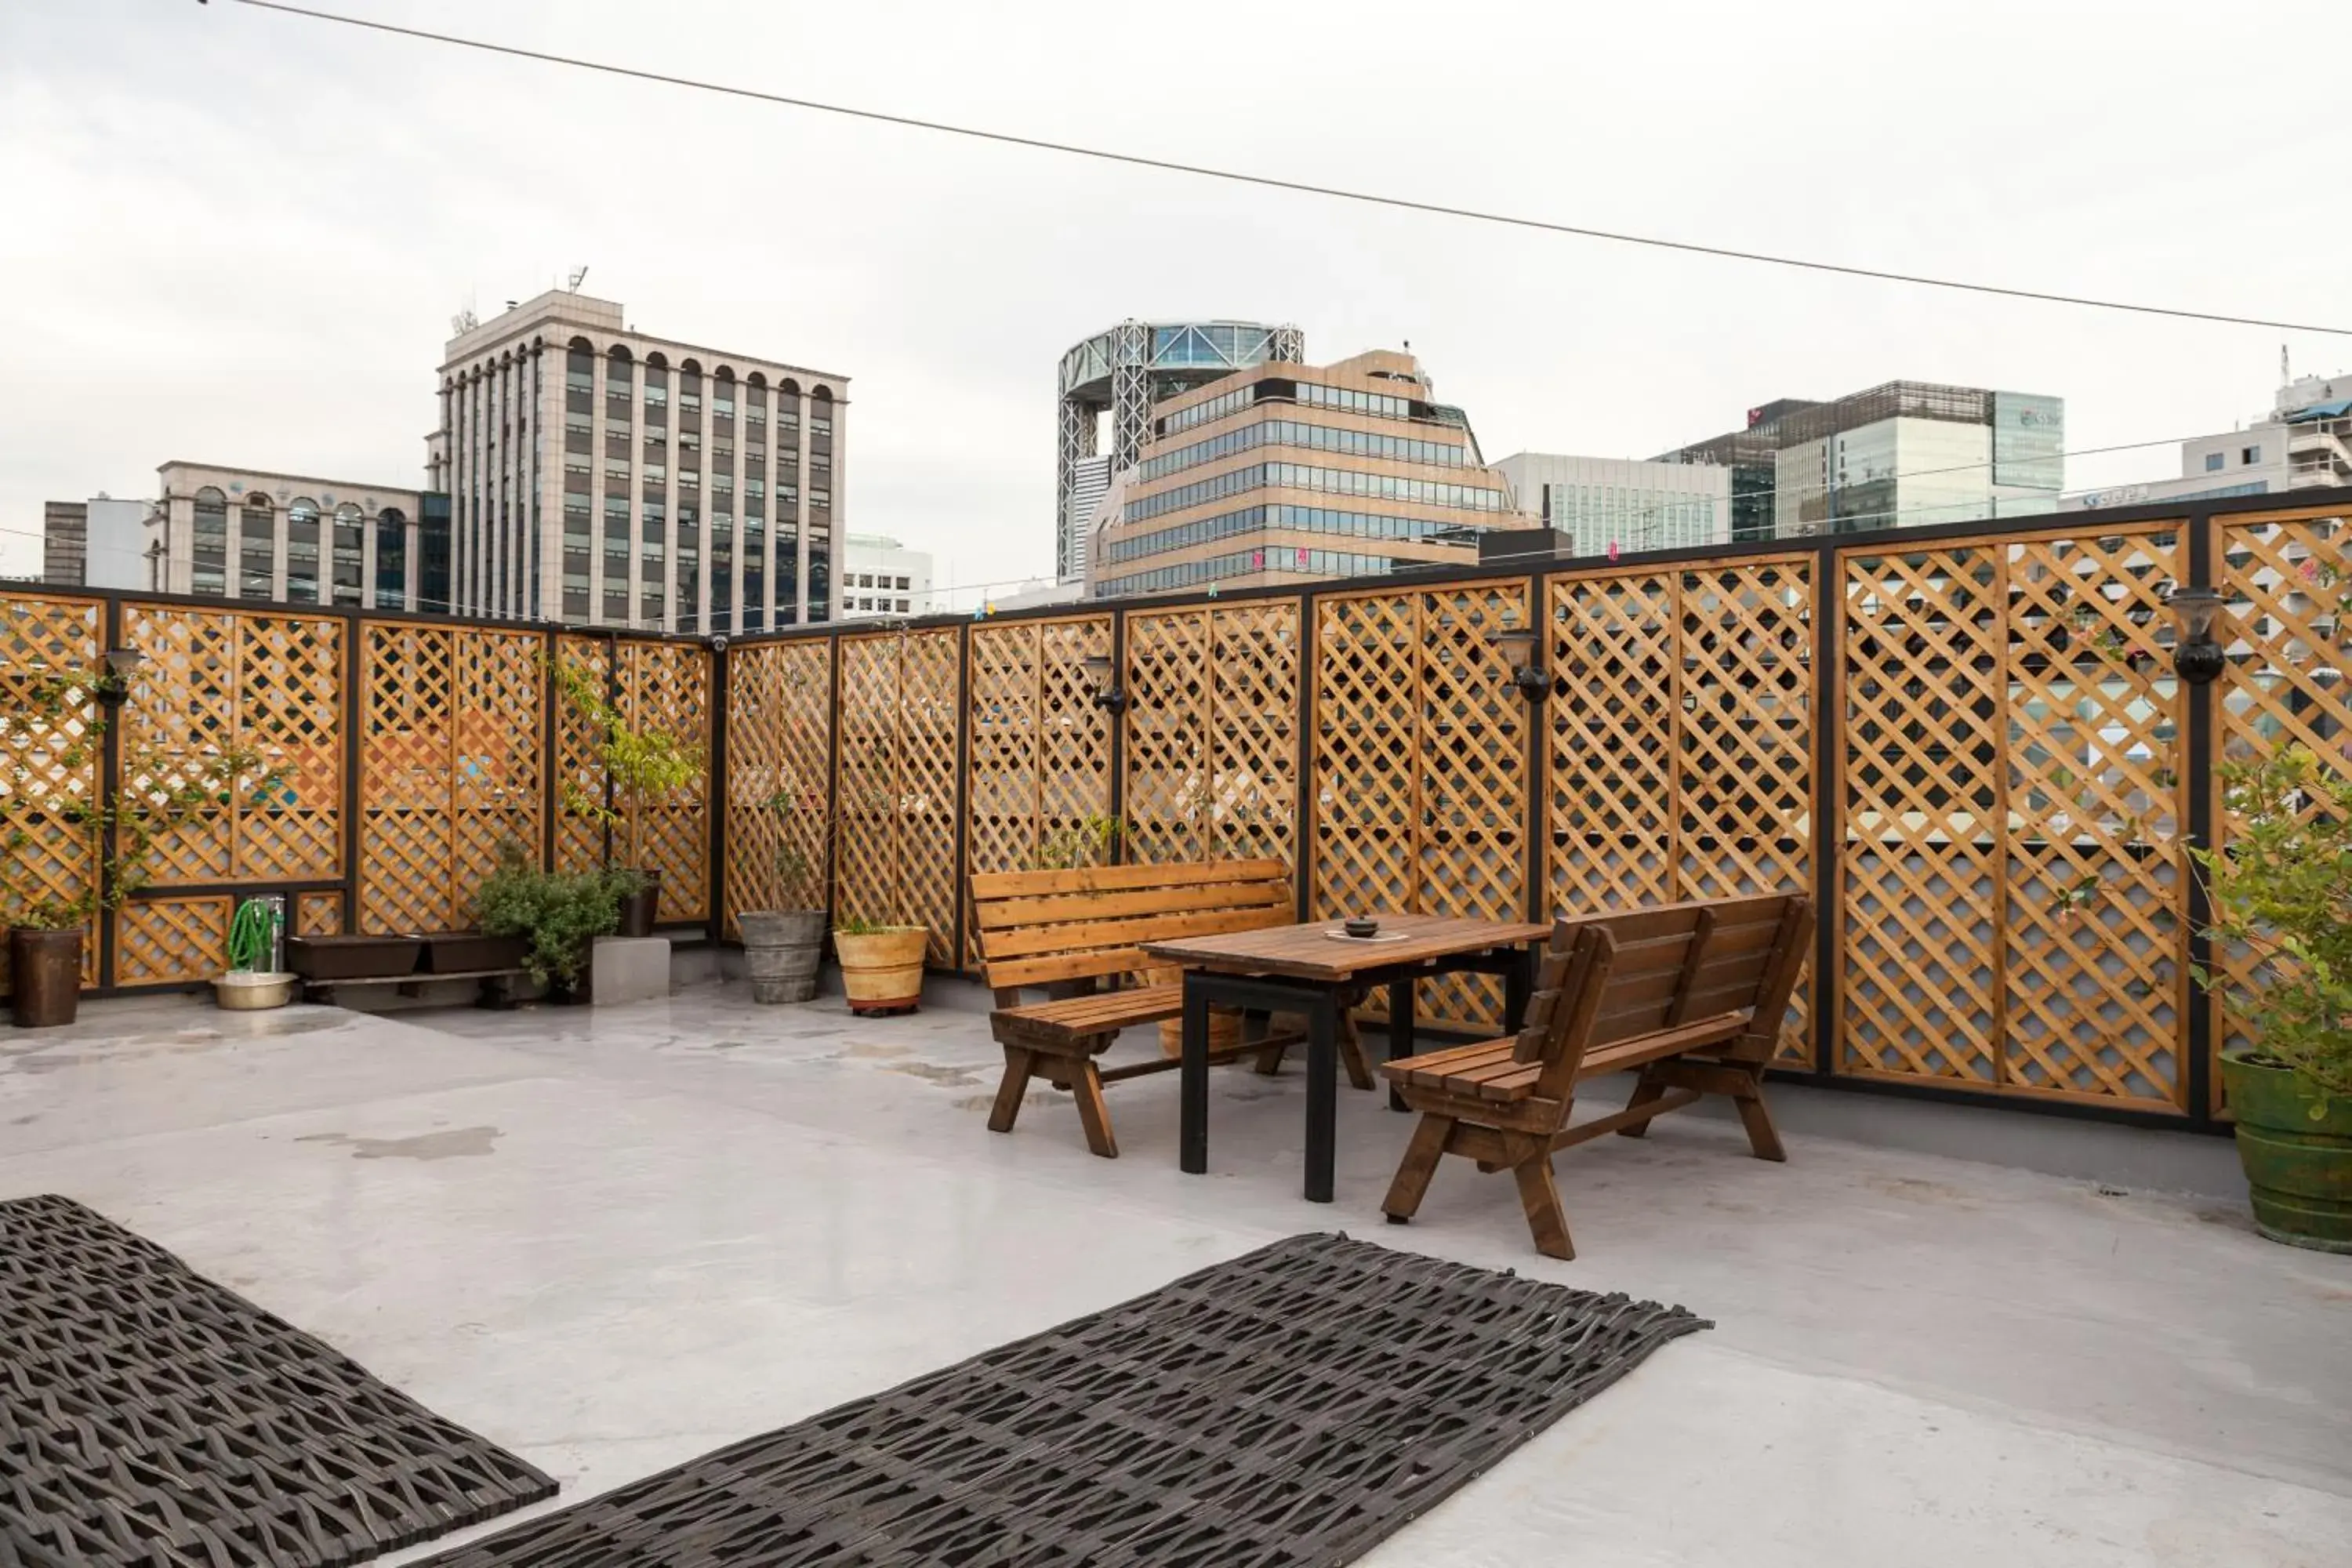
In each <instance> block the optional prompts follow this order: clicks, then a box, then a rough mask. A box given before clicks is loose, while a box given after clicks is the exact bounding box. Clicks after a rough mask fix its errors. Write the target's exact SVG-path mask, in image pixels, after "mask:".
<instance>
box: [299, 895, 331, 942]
mask: <svg viewBox="0 0 2352 1568" xmlns="http://www.w3.org/2000/svg"><path fill="white" fill-rule="evenodd" d="M342 932H343V895H342V894H341V893H340V892H332V891H325V890H320V891H314V892H308V893H297V894H295V895H294V929H293V932H292V934H293V935H295V936H341V934H342Z"/></svg>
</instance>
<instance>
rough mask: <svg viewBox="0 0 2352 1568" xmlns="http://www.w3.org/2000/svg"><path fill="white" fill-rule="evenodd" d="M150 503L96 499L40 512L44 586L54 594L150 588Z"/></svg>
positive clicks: (52, 504)
mask: <svg viewBox="0 0 2352 1568" xmlns="http://www.w3.org/2000/svg"><path fill="white" fill-rule="evenodd" d="M147 510H148V507H147V503H146V502H145V501H143V500H114V499H113V498H112V497H110V496H107V495H98V496H93V497H91V498H90V499H89V500H53V501H48V502H46V503H44V504H43V506H42V508H41V581H42V582H44V583H46V584H48V585H49V586H51V587H53V588H131V589H140V588H148V587H152V585H153V583H152V571H151V569H150V566H149V563H148V560H147Z"/></svg>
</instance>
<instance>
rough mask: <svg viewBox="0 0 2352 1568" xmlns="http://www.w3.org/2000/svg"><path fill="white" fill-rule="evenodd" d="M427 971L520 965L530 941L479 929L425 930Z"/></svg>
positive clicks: (455, 971) (422, 967) (423, 967)
mask: <svg viewBox="0 0 2352 1568" xmlns="http://www.w3.org/2000/svg"><path fill="white" fill-rule="evenodd" d="M424 942H425V961H424V963H422V964H420V965H419V966H418V967H419V969H420V970H421V971H422V972H423V973H426V974H464V973H468V972H469V971H475V970H483V969H520V968H521V967H522V955H523V950H524V948H525V947H527V946H528V945H529V943H528V942H525V941H524V940H523V939H522V938H521V937H519V936H485V935H483V934H482V933H481V932H480V931H427V932H426V933H425V938H424Z"/></svg>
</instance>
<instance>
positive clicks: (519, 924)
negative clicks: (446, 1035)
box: [478, 843, 645, 987]
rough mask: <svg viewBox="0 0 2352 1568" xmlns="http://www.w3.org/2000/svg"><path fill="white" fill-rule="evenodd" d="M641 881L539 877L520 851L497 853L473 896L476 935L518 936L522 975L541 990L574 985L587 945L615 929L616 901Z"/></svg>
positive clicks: (607, 875)
mask: <svg viewBox="0 0 2352 1568" xmlns="http://www.w3.org/2000/svg"><path fill="white" fill-rule="evenodd" d="M644 885H645V879H644V878H643V877H640V876H638V875H637V874H636V873H635V872H634V871H609V870H608V871H542V870H541V869H540V868H538V867H536V866H534V865H532V864H531V863H530V861H529V860H528V859H526V858H524V856H523V852H522V849H521V847H520V846H519V845H515V844H511V843H509V844H505V845H501V846H500V847H499V868H498V869H497V870H495V871H493V872H491V873H490V874H489V876H488V877H487V878H485V879H483V881H482V886H481V890H480V893H479V895H478V905H479V908H480V911H481V914H480V921H481V927H482V930H483V931H486V932H488V934H490V935H491V936H520V937H524V938H527V939H529V941H530V946H529V947H528V948H526V949H524V951H523V961H522V963H523V969H524V970H525V972H526V973H529V974H530V977H531V979H533V980H535V981H537V982H538V983H539V984H541V985H562V986H565V987H570V986H572V985H574V984H578V983H579V979H580V971H581V967H582V965H583V963H585V962H586V961H587V958H588V952H589V944H590V943H591V942H593V940H594V939H595V938H597V937H600V936H610V935H611V934H612V933H613V932H614V931H617V930H619V929H620V924H621V900H622V899H623V898H625V897H626V896H627V895H628V894H629V893H630V892H631V891H632V890H634V889H638V888H642V887H643V886H644Z"/></svg>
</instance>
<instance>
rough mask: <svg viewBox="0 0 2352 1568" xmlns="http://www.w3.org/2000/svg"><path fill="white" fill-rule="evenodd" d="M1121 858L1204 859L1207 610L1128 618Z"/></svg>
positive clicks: (1209, 768) (1149, 861)
mask: <svg viewBox="0 0 2352 1568" xmlns="http://www.w3.org/2000/svg"><path fill="white" fill-rule="evenodd" d="M1126 637H1127V668H1126V671H1125V674H1124V682H1123V689H1124V690H1125V691H1126V692H1127V698H1128V710H1127V739H1126V759H1125V767H1126V777H1125V779H1124V780H1123V781H1122V784H1121V800H1122V803H1123V810H1124V815H1125V816H1126V818H1127V847H1126V853H1127V858H1129V859H1130V860H1132V861H1135V862H1136V863H1138V864H1139V865H1160V864H1164V863H1167V862H1170V861H1181V860H1205V859H1207V858H1209V854H1208V844H1209V838H1210V833H1209V826H1208V823H1207V822H1206V820H1205V817H1206V815H1207V813H1206V806H1207V805H1208V801H1209V799H1210V797H1211V795H1212V794H1213V785H1212V784H1211V782H1210V780H1211V774H1212V773H1213V764H1212V763H1211V760H1210V756H1209V735H1210V724H1211V721H1210V716H1209V714H1210V708H1211V700H1210V684H1211V678H1210V673H1209V612H1208V611H1207V610H1205V609H1199V610H1166V611H1159V612H1152V613H1145V612H1141V611H1138V612H1132V613H1130V614H1129V616H1128V617H1127V626H1126Z"/></svg>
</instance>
